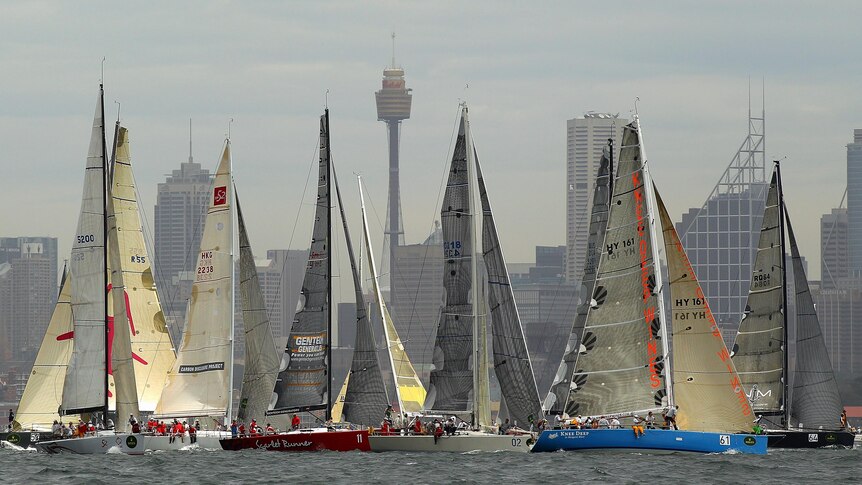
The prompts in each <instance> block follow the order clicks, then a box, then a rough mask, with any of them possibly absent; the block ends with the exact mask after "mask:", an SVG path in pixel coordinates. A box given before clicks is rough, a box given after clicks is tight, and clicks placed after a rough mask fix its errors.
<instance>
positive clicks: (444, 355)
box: [424, 113, 475, 412]
mask: <svg viewBox="0 0 862 485" xmlns="http://www.w3.org/2000/svg"><path fill="white" fill-rule="evenodd" d="M467 165H468V164H467V141H466V136H465V119H464V115H463V113H462V117H461V122H460V126H459V128H458V139H457V141H456V143H455V150H454V152H453V154H452V162H451V164H450V166H449V179H448V181H447V183H446V192H445V194H444V196H443V206H442V209H441V211H440V218H441V223H442V230H443V261H444V266H443V289H444V292H443V298H444V301H443V308H442V310H441V313H440V320H439V322H438V324H437V335H436V338H435V341H434V354H433V357H432V362H431V363H432V367H431V378H430V385H429V387H428V394H427V397H426V399H425V405H424V408H425V409H427V410H434V411H461V412H470V411H471V409H472V400H471V394H472V391H473V367H472V365H471V363H472V358H471V356H472V352H473V315H474V312H473V304H472V302H473V299H472V298H471V295H470V293H471V291H472V290H475V289H474V288H472V281H473V274H472V271H473V266H474V265H473V261H472V259H473V258H474V257H475V248H474V247H473V245H472V244H471V243H472V241H473V234H472V231H473V226H474V224H473V211H472V204H471V202H472V201H471V195H470V189H469V177H468V170H467Z"/></svg>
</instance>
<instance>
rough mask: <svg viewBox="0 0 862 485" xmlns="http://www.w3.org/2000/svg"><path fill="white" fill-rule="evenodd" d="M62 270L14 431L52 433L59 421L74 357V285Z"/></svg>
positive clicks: (22, 396) (19, 407)
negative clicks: (69, 364) (72, 290)
mask: <svg viewBox="0 0 862 485" xmlns="http://www.w3.org/2000/svg"><path fill="white" fill-rule="evenodd" d="M63 270H64V271H63V280H62V281H61V282H60V296H59V298H58V299H57V305H56V306H54V313H53V314H52V315H51V321H50V322H49V323H48V329H47V331H46V332H45V337H44V338H43V339H42V345H41V346H40V347H39V353H38V354H36V361H35V362H34V363H33V370H31V371H30V377H29V378H28V379H27V385H26V386H25V387H24V393H23V394H22V395H21V402H20V403H18V414H16V415H15V422H14V423H13V428H14V429H15V430H20V429H35V430H39V431H49V430H51V425H52V424H53V422H54V421H55V420H57V419H59V418H60V416H59V415H58V414H57V409H59V407H60V404H61V403H62V398H63V379H64V378H65V376H66V366H67V364H68V363H69V358H70V357H71V356H72V306H71V286H72V284H71V281H70V278H71V276H70V275H69V274H68V273H67V272H66V271H65V268H64V269H63ZM65 419H66V420H69V419H72V420H75V419H77V417H70V416H66V417H65Z"/></svg>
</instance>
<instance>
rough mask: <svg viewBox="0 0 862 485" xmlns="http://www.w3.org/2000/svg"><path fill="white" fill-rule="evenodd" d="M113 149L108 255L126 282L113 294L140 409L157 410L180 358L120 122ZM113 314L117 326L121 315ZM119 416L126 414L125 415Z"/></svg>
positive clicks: (114, 268) (144, 410)
mask: <svg viewBox="0 0 862 485" xmlns="http://www.w3.org/2000/svg"><path fill="white" fill-rule="evenodd" d="M115 149H116V159H115V161H114V163H113V168H112V171H111V175H112V181H111V183H110V186H111V201H110V203H112V204H113V212H112V214H113V216H114V218H115V223H116V229H117V230H116V231H115V233H114V234H113V236H111V237H109V244H110V243H113V241H112V238H115V239H116V242H117V245H118V247H117V249H118V253H117V254H116V255H115V254H113V253H112V254H110V255H109V258H108V259H109V260H110V263H111V264H110V266H111V268H112V269H113V270H115V271H116V270H120V272H121V273H122V274H121V275H120V276H121V277H122V280H123V283H124V284H125V291H124V292H119V291H117V288H118V286H117V285H116V284H112V285H111V286H110V288H111V290H110V292H109V293H110V294H111V295H112V296H113V298H112V299H113V302H114V306H113V307H114V308H115V309H116V308H118V306H117V305H119V304H122V305H125V307H126V315H125V320H127V322H126V323H127V325H128V331H129V334H130V338H131V352H132V353H131V356H130V358H131V359H132V361H133V362H134V378H135V383H136V385H137V392H136V395H137V400H138V406H139V407H140V410H141V411H143V412H146V413H151V412H153V411H154V410H155V409H156V403H157V402H158V400H159V397H160V395H161V392H162V388H164V386H165V380H166V379H167V376H168V372H169V371H170V369H171V367H172V366H173V364H174V361H175V360H176V357H175V354H174V349H173V347H172V346H171V340H170V336H169V334H168V330H167V327H166V325H165V316H164V313H162V307H161V305H160V303H159V298H158V295H157V293H156V286H155V282H154V280H153V268H152V260H151V259H150V257H149V254H148V253H147V246H146V243H145V241H144V234H143V231H142V230H141V215H140V209H139V207H138V199H137V190H136V186H135V179H134V175H133V172H132V165H131V155H130V150H129V132H128V130H126V128H124V127H122V126H118V127H117V134H116V146H115ZM119 296H122V297H123V298H122V300H119V299H117V298H118V297H119ZM115 313H116V312H114V325H115V327H116V325H118V322H120V320H119V319H118V315H116V314H115ZM119 317H123V316H122V315H119ZM109 321H110V317H109ZM116 330H117V329H116V328H115V333H114V339H117V338H118V337H117V335H118V334H117V333H116ZM114 369H116V367H114ZM114 377H116V376H114ZM135 415H136V416H137V414H135ZM119 416H120V418H123V417H124V414H120V415H119Z"/></svg>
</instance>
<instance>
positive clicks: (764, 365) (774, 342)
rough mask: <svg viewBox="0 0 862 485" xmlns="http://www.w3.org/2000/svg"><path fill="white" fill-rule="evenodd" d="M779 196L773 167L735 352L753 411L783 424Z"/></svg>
mask: <svg viewBox="0 0 862 485" xmlns="http://www.w3.org/2000/svg"><path fill="white" fill-rule="evenodd" d="M780 202H781V201H780V198H779V186H778V181H777V172H773V173H772V180H771V181H770V182H769V192H768V193H767V195H766V207H765V208H764V211H763V224H762V226H761V229H760V242H759V243H758V246H757V257H756V258H755V260H754V265H753V270H752V275H751V287H750V290H749V294H748V302H747V303H746V305H745V314H744V315H743V316H742V322H740V324H739V333H738V334H737V335H736V342H735V343H734V344H733V351H732V352H731V355H732V357H733V363H734V364H735V365H736V370H737V371H738V372H739V377H740V379H741V381H742V386H743V388H744V389H745V390H746V391H747V392H748V399H749V401H750V402H751V408H752V410H753V411H754V413H755V414H759V415H765V416H769V415H777V416H780V417H781V422H776V423H775V424H777V425H781V426H782V427H784V426H786V423H785V422H784V414H785V408H784V406H785V382H784V380H785V378H786V374H785V364H786V358H787V357H786V355H785V352H786V345H785V338H786V335H787V330H786V328H785V318H784V302H785V298H784V291H785V290H784V244H783V241H782V237H783V231H782V230H781V212H780V207H779V204H780Z"/></svg>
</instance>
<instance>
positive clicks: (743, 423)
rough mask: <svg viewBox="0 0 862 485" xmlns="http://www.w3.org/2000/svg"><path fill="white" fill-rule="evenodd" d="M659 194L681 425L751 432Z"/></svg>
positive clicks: (742, 397)
mask: <svg viewBox="0 0 862 485" xmlns="http://www.w3.org/2000/svg"><path fill="white" fill-rule="evenodd" d="M655 196H656V203H657V205H658V213H659V216H660V217H661V226H662V228H663V230H664V247H665V254H666V257H667V265H668V274H669V280H670V281H669V287H670V302H671V328H672V329H673V390H674V402H675V404H678V405H679V406H680V408H679V414H678V415H677V424H678V425H679V428H680V429H684V430H693V431H711V432H749V431H751V424H752V420H753V416H752V413H751V406H750V405H749V404H748V397H747V396H746V394H745V390H743V388H742V384H741V383H740V381H739V375H738V374H737V373H736V368H735V367H734V366H733V361H732V360H731V359H730V354H729V353H728V351H727V347H726V346H725V345H724V340H723V339H722V338H721V330H719V329H718V325H717V324H716V323H715V317H713V315H712V311H710V309H709V304H708V303H707V301H706V297H705V296H704V294H703V290H702V289H701V287H700V283H698V281H697V275H696V274H695V272H694V269H692V267H691V263H690V262H689V260H688V256H686V254H685V249H684V248H683V247H682V243H680V240H679V235H678V234H677V232H676V229H675V228H674V227H673V222H672V221H671V219H670V215H668V213H667V209H666V208H665V206H664V203H663V202H662V200H661V196H659V193H658V190H656V191H655Z"/></svg>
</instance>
